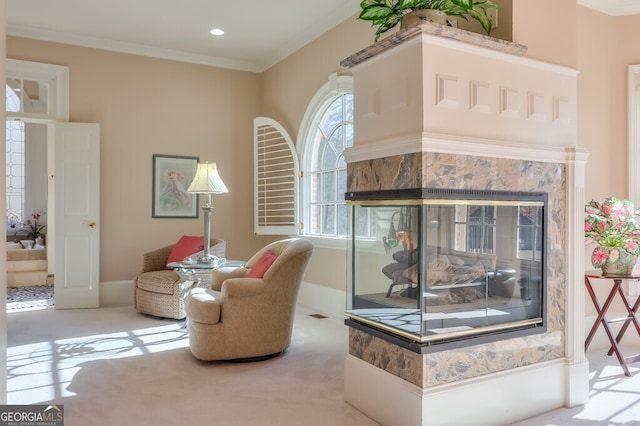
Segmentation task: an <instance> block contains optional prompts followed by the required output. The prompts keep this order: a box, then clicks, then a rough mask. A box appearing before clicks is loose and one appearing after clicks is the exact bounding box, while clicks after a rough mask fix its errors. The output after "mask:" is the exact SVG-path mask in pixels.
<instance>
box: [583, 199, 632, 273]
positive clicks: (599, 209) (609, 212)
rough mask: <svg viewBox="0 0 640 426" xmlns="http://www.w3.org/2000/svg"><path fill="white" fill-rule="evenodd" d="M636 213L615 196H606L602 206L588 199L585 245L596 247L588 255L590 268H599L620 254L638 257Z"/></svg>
mask: <svg viewBox="0 0 640 426" xmlns="http://www.w3.org/2000/svg"><path fill="white" fill-rule="evenodd" d="M639 214H640V211H639V210H636V209H635V208H634V205H633V202H632V201H630V200H621V199H618V198H616V197H607V198H606V199H605V200H604V202H603V203H602V204H600V203H598V202H597V201H594V200H591V201H590V202H589V203H588V204H587V205H586V206H585V219H584V236H585V238H586V243H587V244H590V243H595V244H597V245H598V247H596V248H595V249H594V251H593V255H592V256H591V262H592V263H593V266H595V267H596V268H599V267H601V266H603V265H604V264H605V263H606V262H607V261H608V262H615V261H616V260H618V258H619V257H620V255H621V254H623V253H621V251H623V252H625V253H628V254H631V255H635V256H638V255H640V225H639V224H638V215H639ZM611 248H617V250H611Z"/></svg>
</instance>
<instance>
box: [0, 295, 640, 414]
mask: <svg viewBox="0 0 640 426" xmlns="http://www.w3.org/2000/svg"><path fill="white" fill-rule="evenodd" d="M312 314H313V312H310V311H308V310H306V309H304V308H301V307H299V308H298V310H297V314H296V320H295V326H294V337H293V343H292V346H291V347H290V348H289V349H288V350H287V352H286V353H285V354H284V355H281V356H279V357H278V358H275V359H272V360H269V361H263V362H257V363H225V362H212V363H205V362H200V361H197V360H196V359H195V358H193V356H191V353H190V352H189V349H188V336H187V335H186V334H185V332H184V330H183V329H181V328H180V327H181V325H182V322H181V321H173V320H159V319H156V318H153V317H148V316H144V315H141V314H138V313H136V312H135V311H134V310H133V308H130V307H123V308H102V309H81V310H66V311H62V310H54V309H51V308H49V309H42V310H38V311H24V312H10V313H9V314H8V316H7V317H8V351H7V357H8V360H7V363H8V372H7V373H8V383H7V387H8V397H7V399H8V403H9V404H49V403H55V404H63V405H64V409H65V426H87V425H91V426H102V425H105V426H106V425H108V426H112V425H122V426H128V425H136V426H137V425H142V426H145V425H158V426H161V425H204V424H210V425H221V426H235V425H261V426H262V425H267V426H269V425H278V426H289V425H292V426H293V425H295V426H298V425H305V426H315V425H318V426H326V425H332V426H333V425H349V426H352V425H353V426H369V425H375V424H377V423H375V422H374V421H372V420H371V419H369V418H368V417H367V416H365V415H364V414H362V413H361V412H359V411H357V410H356V409H354V408H353V407H351V406H350V405H348V404H346V403H345V402H344V401H343V361H344V358H345V356H346V351H347V333H348V329H347V327H346V326H345V325H344V324H343V323H342V321H340V320H337V319H332V318H324V319H316V318H314V317H312V316H311V315H312ZM605 352H606V350H596V351H593V352H592V353H589V354H588V358H589V361H590V364H591V368H590V370H591V377H590V385H591V391H590V401H589V403H588V404H586V405H584V406H580V407H575V408H571V409H568V408H562V409H558V410H554V411H552V412H550V413H546V414H542V415H540V416H537V417H535V418H533V419H528V420H524V421H521V422H518V423H516V425H517V426H578V425H585V426H602V425H616V426H617V425H624V426H632V425H633V426H637V425H640V363H636V364H632V365H630V371H631V372H632V377H629V378H627V377H625V376H624V375H623V374H622V369H621V368H620V366H619V365H618V364H617V361H616V359H615V357H607V356H606V355H605ZM623 353H624V354H625V355H631V354H635V353H640V348H630V347H623ZM514 392H517V390H516V389H514ZM479 397H481V396H479ZM528 398H531V396H530V395H523V403H526V401H527V399H528ZM473 424H474V422H473V421H472V420H471V419H470V423H469V425H473ZM407 426H411V425H407ZM429 426H439V425H431V424H429ZM458 426H463V425H458Z"/></svg>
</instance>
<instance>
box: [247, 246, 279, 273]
mask: <svg viewBox="0 0 640 426" xmlns="http://www.w3.org/2000/svg"><path fill="white" fill-rule="evenodd" d="M277 258H278V256H276V255H275V254H273V252H271V251H270V250H267V251H265V252H264V253H262V256H260V259H258V261H257V262H256V264H255V265H253V268H251V269H249V272H247V275H245V278H262V277H264V274H265V273H266V272H267V270H268V269H269V267H270V266H271V265H272V264H273V262H275V260H276V259H277Z"/></svg>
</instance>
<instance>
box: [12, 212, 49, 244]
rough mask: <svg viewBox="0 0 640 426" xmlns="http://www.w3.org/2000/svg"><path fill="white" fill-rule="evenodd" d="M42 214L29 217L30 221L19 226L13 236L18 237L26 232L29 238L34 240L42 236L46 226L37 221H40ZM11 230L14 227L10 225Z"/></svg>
mask: <svg viewBox="0 0 640 426" xmlns="http://www.w3.org/2000/svg"><path fill="white" fill-rule="evenodd" d="M42 214H44V213H33V214H32V215H31V218H32V219H27V220H26V221H25V222H23V223H21V224H19V225H20V227H21V229H18V230H17V231H16V233H15V235H18V234H19V233H21V232H26V233H27V236H28V237H29V238H33V239H36V238H38V237H40V236H41V235H42V234H44V228H45V227H46V225H41V224H40V223H39V222H38V220H40V216H41V215H42ZM11 228H16V225H15V224H13V225H11Z"/></svg>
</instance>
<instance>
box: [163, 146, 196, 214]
mask: <svg viewBox="0 0 640 426" xmlns="http://www.w3.org/2000/svg"><path fill="white" fill-rule="evenodd" d="M199 160H200V158H199V157H187V156H180V155H162V154H153V189H152V194H153V196H152V210H151V217H152V218H164V219H185V218H188V219H197V218H198V212H199V209H198V205H199V202H198V201H199V199H198V195H197V194H189V193H187V188H189V185H190V184H191V181H192V180H193V178H194V176H195V175H196V168H197V166H198V161H199Z"/></svg>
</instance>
